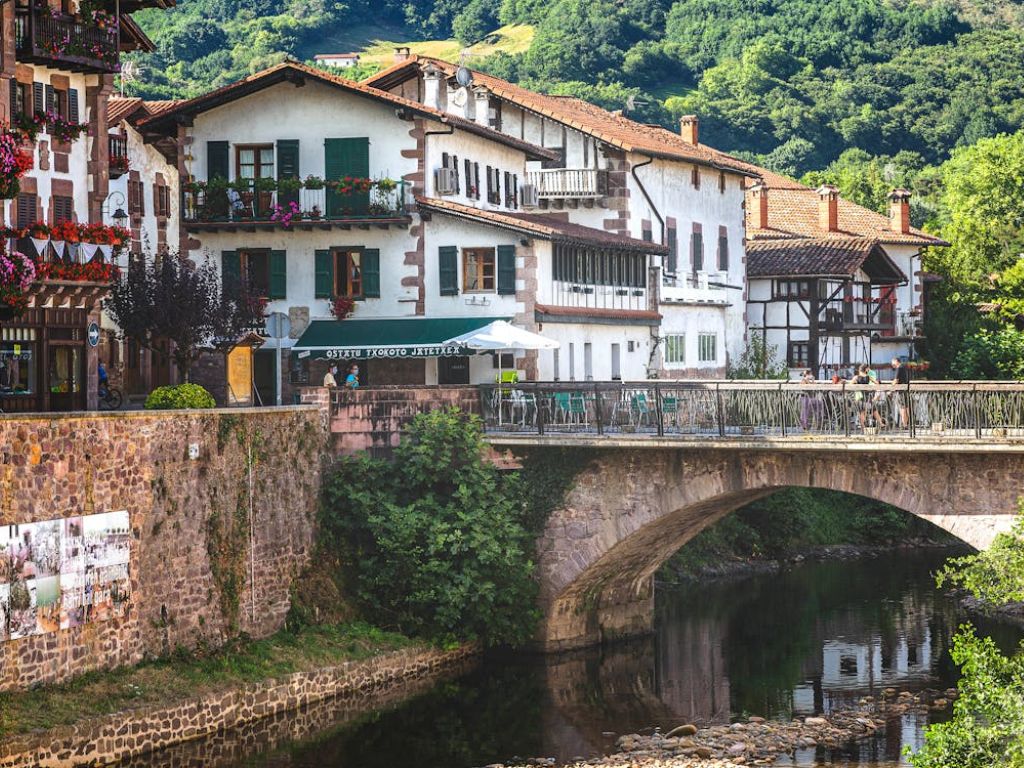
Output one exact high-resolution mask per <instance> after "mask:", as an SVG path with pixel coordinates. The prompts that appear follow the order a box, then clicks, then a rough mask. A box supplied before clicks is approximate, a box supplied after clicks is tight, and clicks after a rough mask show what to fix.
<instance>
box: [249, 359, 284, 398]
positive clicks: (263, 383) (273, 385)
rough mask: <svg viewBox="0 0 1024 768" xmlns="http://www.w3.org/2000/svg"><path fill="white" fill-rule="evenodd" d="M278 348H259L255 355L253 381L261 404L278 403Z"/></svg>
mask: <svg viewBox="0 0 1024 768" xmlns="http://www.w3.org/2000/svg"><path fill="white" fill-rule="evenodd" d="M278 354H280V352H279V351H278V350H276V349H258V350H256V353H255V355H253V361H252V383H253V387H254V388H255V390H256V392H255V396H256V402H257V403H258V404H259V405H276V404H277V381H276V379H277V369H276V367H275V366H274V355H278Z"/></svg>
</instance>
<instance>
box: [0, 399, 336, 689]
mask: <svg viewBox="0 0 1024 768" xmlns="http://www.w3.org/2000/svg"><path fill="white" fill-rule="evenodd" d="M193 444H194V445H197V446H198V451H199V453H198V457H197V458H195V459H190V457H189V446H190V445H193ZM327 449H328V440H327V434H326V425H325V423H324V420H323V418H322V411H321V410H320V409H318V408H316V407H293V408H267V409H259V410H227V411H221V410H211V411H176V412H124V413H111V414H68V415H63V416H62V415H50V414H45V415H38V416H0V525H12V524H22V523H29V522H35V521H41V520H51V519H55V518H63V517H69V516H74V515H87V514H93V513H100V512H109V511H118V510H128V512H129V516H130V524H131V530H132V537H133V543H132V553H131V563H130V571H129V573H130V578H131V598H130V604H129V608H128V611H127V612H126V615H125V616H124V617H123V618H120V619H111V620H109V621H103V622H97V623H93V624H88V625H86V626H82V627H77V628H72V629H68V630H63V631H59V632H54V633H49V634H42V635H35V636H32V637H27V638H23V639H19V640H10V641H7V642H4V643H0V689H16V688H21V687H25V686H30V685H36V684H39V683H51V682H57V681H61V680H65V679H68V678H71V677H74V676H76V675H80V674H82V673H84V672H87V671H89V670H92V669H97V668H105V667H113V666H120V665H124V664H133V663H136V662H138V661H140V660H142V659H144V658H149V657H155V656H160V655H162V654H166V653H168V652H170V651H172V650H174V649H175V648H177V647H187V648H191V647H195V646H196V645H198V644H200V643H204V644H209V645H217V644H219V643H220V642H222V641H223V640H224V639H225V638H226V637H228V636H230V635H232V634H235V633H237V632H246V633H249V634H250V635H253V636H257V637H260V636H265V635H268V634H271V633H273V632H274V631H276V630H277V629H279V628H280V627H281V625H282V623H283V620H284V617H285V614H286V613H287V611H288V606H289V586H290V584H291V582H292V579H293V578H294V577H295V576H296V574H297V573H298V572H299V571H300V570H301V569H302V568H303V566H304V565H305V564H306V563H307V561H308V558H309V555H310V548H311V546H312V543H313V533H314V530H313V529H314V521H315V512H316V507H317V501H318V497H319V490H320V473H321V468H322V466H323V462H324V461H325V459H326V457H327V455H328V450H327ZM250 468H251V471H250ZM250 488H251V496H250ZM250 498H251V505H250ZM250 515H251V519H252V520H253V522H254V524H253V525H252V526H251V528H250V525H249V520H250ZM211 545H216V546H211ZM218 548H219V552H217V550H218ZM211 550H214V551H215V556H214V557H211V555H210V552H211ZM233 581H234V585H233V583H232V582H233Z"/></svg>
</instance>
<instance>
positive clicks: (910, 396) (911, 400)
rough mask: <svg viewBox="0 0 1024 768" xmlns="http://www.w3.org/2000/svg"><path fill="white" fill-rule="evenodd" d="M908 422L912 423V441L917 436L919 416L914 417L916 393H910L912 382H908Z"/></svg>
mask: <svg viewBox="0 0 1024 768" xmlns="http://www.w3.org/2000/svg"><path fill="white" fill-rule="evenodd" d="M907 421H909V422H910V439H911V440H913V439H914V437H916V436H917V416H915V415H914V393H913V392H911V391H910V382H909V381H908V382H907Z"/></svg>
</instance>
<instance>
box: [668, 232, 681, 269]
mask: <svg viewBox="0 0 1024 768" xmlns="http://www.w3.org/2000/svg"><path fill="white" fill-rule="evenodd" d="M666 236H667V237H668V265H667V267H666V269H665V271H666V272H668V273H669V274H675V272H676V270H677V269H679V240H678V238H677V237H676V228H675V227H669V228H668V230H667V231H666Z"/></svg>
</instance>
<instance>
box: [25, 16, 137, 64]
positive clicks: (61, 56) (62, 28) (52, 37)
mask: <svg viewBox="0 0 1024 768" xmlns="http://www.w3.org/2000/svg"><path fill="white" fill-rule="evenodd" d="M14 39H15V49H16V54H17V58H18V60H19V61H24V62H32V63H38V64H46V65H49V66H52V67H55V68H56V69H70V70H72V71H75V72H100V73H103V72H116V71H117V70H118V68H119V66H120V52H119V49H118V31H117V24H116V22H115V21H114V20H113V19H112V20H111V21H110V23H109V25H108V24H106V23H104V25H103V26H100V25H99V24H98V23H96V22H93V21H86V20H83V19H79V18H76V17H74V16H67V15H65V14H62V13H59V12H56V11H51V10H50V9H49V8H46V7H42V8H38V7H31V8H16V9H15V13H14Z"/></svg>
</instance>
